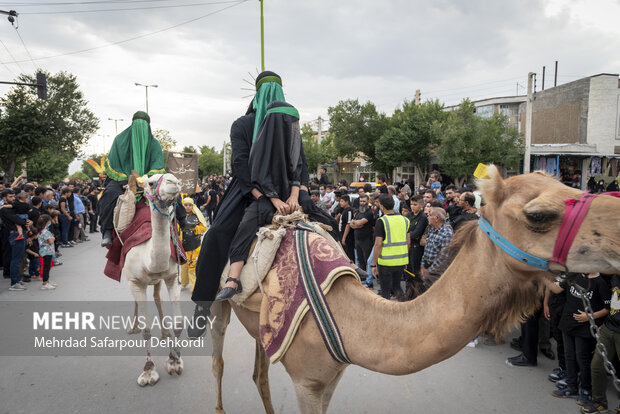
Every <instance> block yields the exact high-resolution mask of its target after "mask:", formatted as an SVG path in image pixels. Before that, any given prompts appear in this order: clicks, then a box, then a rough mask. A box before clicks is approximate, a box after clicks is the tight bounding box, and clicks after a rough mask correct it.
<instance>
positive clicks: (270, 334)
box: [260, 228, 359, 364]
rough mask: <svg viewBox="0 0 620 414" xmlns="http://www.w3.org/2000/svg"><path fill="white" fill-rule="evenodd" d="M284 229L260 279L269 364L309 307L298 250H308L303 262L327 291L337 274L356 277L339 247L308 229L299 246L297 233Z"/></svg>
mask: <svg viewBox="0 0 620 414" xmlns="http://www.w3.org/2000/svg"><path fill="white" fill-rule="evenodd" d="M300 231H308V230H299V229H291V228H289V229H287V230H286V234H285V235H284V237H283V239H282V242H281V244H280V248H279V249H278V254H277V255H276V259H275V261H274V262H273V266H272V268H271V270H270V271H269V273H268V275H267V277H266V278H265V280H264V282H263V287H264V290H265V293H266V295H265V296H263V298H262V301H261V308H260V340H261V343H262V345H263V347H264V349H265V351H266V352H267V355H268V356H269V359H270V361H271V363H274V364H275V363H276V362H278V361H279V360H280V359H281V358H282V357H283V356H284V354H285V353H286V351H287V350H288V348H289V347H290V345H291V343H292V342H293V339H294V338H295V334H296V333H297V330H298V329H299V326H300V324H301V321H302V320H303V318H304V316H305V314H306V312H308V310H309V304H308V301H307V299H306V293H305V292H304V281H303V280H302V274H301V272H300V270H299V269H300V263H299V259H298V257H300V256H299V255H298V252H299V251H300V249H301V248H302V247H303V248H304V249H306V250H307V252H308V253H309V255H308V257H307V262H306V263H305V264H302V265H308V266H311V267H312V270H313V272H312V273H314V275H315V277H316V282H317V284H318V285H319V286H320V287H321V290H322V291H323V293H324V294H327V293H328V292H329V290H330V288H331V287H332V285H333V284H334V282H335V281H336V280H337V279H338V278H339V277H340V276H351V277H354V278H356V279H357V280H359V276H358V275H357V273H356V272H355V271H354V270H353V267H352V266H351V264H350V262H349V260H348V258H347V257H346V255H344V254H343V253H342V250H341V249H339V248H337V247H335V246H334V245H333V244H332V243H331V242H330V241H328V240H327V239H326V238H324V237H323V236H321V235H319V234H318V233H316V232H309V233H308V237H307V238H306V243H307V245H306V246H299V245H298V241H297V240H296V239H297V238H296V237H295V236H296V233H297V232H300Z"/></svg>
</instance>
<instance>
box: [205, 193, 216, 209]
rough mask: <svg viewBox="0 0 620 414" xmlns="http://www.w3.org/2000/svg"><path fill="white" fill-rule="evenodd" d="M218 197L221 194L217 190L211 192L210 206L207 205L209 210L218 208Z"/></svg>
mask: <svg viewBox="0 0 620 414" xmlns="http://www.w3.org/2000/svg"><path fill="white" fill-rule="evenodd" d="M218 195H219V193H218V192H217V191H216V190H209V197H211V200H209V204H207V208H209V209H214V208H215V207H216V206H217V197H218Z"/></svg>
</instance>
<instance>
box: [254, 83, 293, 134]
mask: <svg viewBox="0 0 620 414" xmlns="http://www.w3.org/2000/svg"><path fill="white" fill-rule="evenodd" d="M284 100H285V99H284V91H283V90H282V80H281V79H280V77H279V76H278V75H276V74H275V73H273V72H263V73H261V74H260V75H259V76H258V77H257V78H256V95H254V100H253V101H252V108H253V109H254V111H255V112H256V118H255V119H254V134H253V135H252V142H254V140H255V139H256V135H257V134H258V128H259V127H260V124H261V123H262V122H263V120H264V119H265V116H267V105H269V104H270V103H271V102H273V101H284Z"/></svg>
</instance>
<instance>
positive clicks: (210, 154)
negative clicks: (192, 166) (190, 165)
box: [198, 145, 223, 177]
mask: <svg viewBox="0 0 620 414" xmlns="http://www.w3.org/2000/svg"><path fill="white" fill-rule="evenodd" d="M222 155H223V154H222V152H221V151H220V152H219V153H218V152H217V151H216V150H215V147H209V146H207V145H203V146H202V147H200V156H199V157H198V173H199V174H200V176H201V177H204V176H205V175H211V174H221V173H222V168H223V157H222Z"/></svg>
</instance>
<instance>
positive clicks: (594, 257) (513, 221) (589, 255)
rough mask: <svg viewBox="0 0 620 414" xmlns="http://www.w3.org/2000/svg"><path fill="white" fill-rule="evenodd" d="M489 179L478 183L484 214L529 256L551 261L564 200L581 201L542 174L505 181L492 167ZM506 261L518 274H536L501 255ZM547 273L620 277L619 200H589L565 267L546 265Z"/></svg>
mask: <svg viewBox="0 0 620 414" xmlns="http://www.w3.org/2000/svg"><path fill="white" fill-rule="evenodd" d="M487 175H488V177H489V178H484V179H480V180H478V181H477V185H478V188H479V189H480V190H481V191H482V196H483V199H484V200H485V202H486V203H487V204H486V206H485V207H483V209H482V215H483V216H484V217H485V218H486V219H487V220H488V221H489V222H490V223H491V224H492V226H493V227H494V228H495V230H497V232H498V233H499V234H501V235H502V236H504V237H505V238H506V239H508V240H509V241H510V242H511V243H512V244H514V245H515V246H517V247H519V248H520V249H522V250H524V251H526V252H527V253H530V254H533V255H535V256H538V257H541V258H543V259H547V260H549V259H551V258H552V257H553V249H554V245H555V241H556V239H557V237H558V233H559V231H560V226H561V223H562V219H563V217H564V213H565V210H566V204H565V203H564V200H566V199H577V200H579V199H580V198H581V195H582V192H581V191H580V190H577V189H574V188H571V187H568V186H566V185H564V184H562V183H561V182H559V181H558V180H556V179H555V178H554V177H552V176H549V175H547V174H544V173H542V172H534V173H531V174H524V175H519V176H516V177H511V178H508V179H506V180H503V179H502V177H501V175H500V173H499V171H498V170H497V168H496V167H495V166H489V168H488V172H487ZM504 257H505V262H506V264H507V265H508V266H510V267H512V268H518V269H519V270H521V271H536V270H537V269H535V268H533V267H530V266H528V265H526V264H524V263H520V262H519V261H517V260H516V259H513V258H511V257H510V256H508V255H507V254H505V255H504ZM549 268H550V270H553V271H569V272H575V273H590V272H602V273H620V198H616V197H612V196H608V195H602V196H598V197H597V198H595V199H594V201H592V204H590V208H589V210H588V212H587V214H586V216H585V219H584V221H583V223H582V224H581V227H580V228H579V231H578V233H577V235H576V237H575V239H574V241H573V243H572V246H571V248H570V250H569V251H568V256H567V258H566V268H564V266H561V265H559V264H557V263H552V262H550V263H549Z"/></svg>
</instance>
